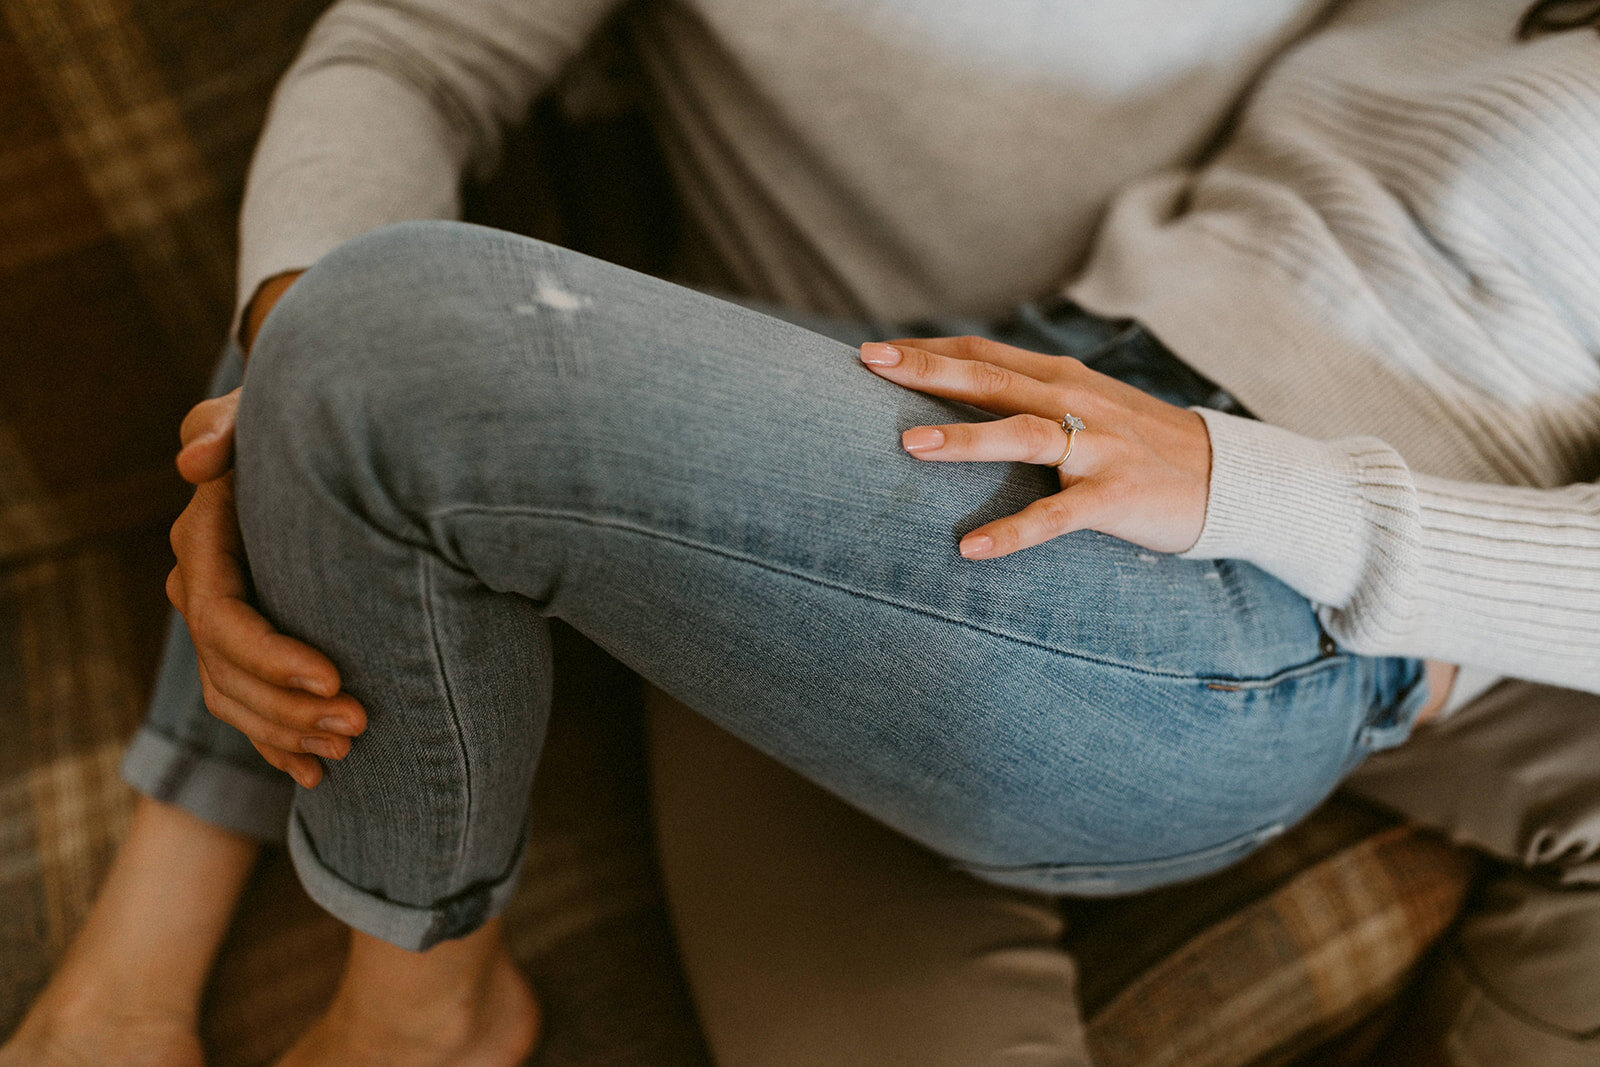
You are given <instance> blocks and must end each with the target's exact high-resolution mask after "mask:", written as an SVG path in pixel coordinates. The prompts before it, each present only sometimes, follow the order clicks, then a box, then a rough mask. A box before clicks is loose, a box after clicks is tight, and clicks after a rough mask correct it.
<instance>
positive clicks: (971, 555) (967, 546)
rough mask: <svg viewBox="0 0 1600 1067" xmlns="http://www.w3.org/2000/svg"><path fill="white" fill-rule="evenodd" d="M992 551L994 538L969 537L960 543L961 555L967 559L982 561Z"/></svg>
mask: <svg viewBox="0 0 1600 1067" xmlns="http://www.w3.org/2000/svg"><path fill="white" fill-rule="evenodd" d="M992 551H994V538H992V537H969V538H967V539H966V540H965V541H963V542H961V554H962V555H963V556H965V557H967V558H968V559H984V558H986V557H987V556H988V555H989V553H990V552H992Z"/></svg>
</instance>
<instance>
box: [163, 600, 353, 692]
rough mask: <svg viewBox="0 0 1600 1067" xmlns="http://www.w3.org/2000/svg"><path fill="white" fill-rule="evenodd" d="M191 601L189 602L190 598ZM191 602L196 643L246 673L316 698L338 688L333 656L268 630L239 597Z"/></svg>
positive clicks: (337, 690) (193, 632) (270, 625)
mask: <svg viewBox="0 0 1600 1067" xmlns="http://www.w3.org/2000/svg"><path fill="white" fill-rule="evenodd" d="M190 602H191V605H193V603H194V602H193V598H191V601H190ZM195 607H196V610H195V611H194V612H193V613H192V614H193V615H194V616H195V617H194V618H192V619H190V620H189V627H190V631H191V632H192V634H193V636H194V639H195V643H196V644H199V645H203V646H205V648H206V649H208V650H210V651H212V652H214V653H216V654H217V655H220V656H223V657H225V658H226V659H227V660H228V661H229V662H231V663H233V664H234V665H235V666H237V667H238V668H240V669H241V670H243V671H244V672H245V673H247V674H252V675H254V676H255V677H257V678H259V679H261V680H262V681H263V682H267V683H269V684H271V685H276V686H281V687H283V688H286V689H303V690H305V691H306V692H308V693H312V694H314V695H316V696H320V697H331V696H334V695H335V694H337V693H338V692H339V670H338V668H336V667H335V666H334V665H333V661H332V660H330V659H328V657H327V656H324V655H323V654H322V653H321V652H318V651H317V650H316V649H314V648H312V647H311V646H310V645H308V644H306V643H305V642H303V641H297V640H295V639H294V638H292V637H288V636H286V635H284V634H281V633H279V632H278V631H277V630H275V629H273V626H272V624H271V623H269V622H268V621H267V620H266V619H265V618H263V617H262V615H261V613H260V612H258V611H256V609H255V608H253V607H251V606H250V605H249V604H248V603H246V602H245V601H244V600H242V599H240V598H238V597H209V598H206V599H205V600H203V601H202V602H201V603H200V604H198V605H196V606H195ZM352 703H353V702H352ZM357 706H359V705H357Z"/></svg>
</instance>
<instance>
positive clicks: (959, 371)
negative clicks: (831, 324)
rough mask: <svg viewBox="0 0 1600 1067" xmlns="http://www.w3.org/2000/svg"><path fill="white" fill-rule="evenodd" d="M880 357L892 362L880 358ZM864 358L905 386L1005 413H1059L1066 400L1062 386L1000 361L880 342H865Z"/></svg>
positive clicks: (862, 358) (867, 363)
mask: <svg viewBox="0 0 1600 1067" xmlns="http://www.w3.org/2000/svg"><path fill="white" fill-rule="evenodd" d="M878 359H887V360H890V361H891V362H874V360H878ZM861 360H862V362H863V363H865V364H866V365H867V366H868V367H870V368H871V369H872V371H873V373H874V374H877V375H880V376H881V377H884V378H888V379H889V380H890V381H892V382H895V383H897V384H899V385H904V386H906V387H907V388H910V389H915V390H917V391H918V392H923V393H929V394H931V395H933V396H942V397H947V398H949V399H951V400H960V401H962V402H963V403H967V404H971V405H973V406H974V407H979V408H983V409H984V410H985V411H993V412H996V413H998V414H1001V415H1019V414H1022V413H1024V412H1040V411H1055V410H1056V409H1057V408H1061V407H1063V406H1064V404H1065V401H1064V399H1063V395H1062V391H1061V387H1060V386H1057V385H1052V384H1047V383H1045V382H1041V381H1039V380H1038V379H1037V378H1031V377H1029V376H1028V375H1026V374H1023V373H1021V372H1020V371H1015V370H1011V369H1010V368H1008V367H1002V366H999V365H998V364H995V363H988V362H984V361H981V360H972V359H955V358H952V357H950V356H942V355H939V354H938V353H935V352H928V351H926V350H924V349H921V348H914V347H911V346H910V345H905V346H892V345H883V344H879V343H871V344H865V345H862V346H861Z"/></svg>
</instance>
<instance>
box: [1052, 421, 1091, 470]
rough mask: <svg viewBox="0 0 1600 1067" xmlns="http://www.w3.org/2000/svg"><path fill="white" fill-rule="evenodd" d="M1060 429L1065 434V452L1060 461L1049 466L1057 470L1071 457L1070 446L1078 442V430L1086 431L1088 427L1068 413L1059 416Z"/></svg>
mask: <svg viewBox="0 0 1600 1067" xmlns="http://www.w3.org/2000/svg"><path fill="white" fill-rule="evenodd" d="M1061 428H1062V429H1063V430H1065V431H1066V434H1067V450H1066V451H1065V452H1063V453H1061V458H1060V459H1058V460H1056V461H1055V462H1054V463H1052V464H1050V466H1052V467H1055V468H1057V469H1059V468H1060V467H1061V465H1062V464H1063V463H1065V462H1066V461H1067V459H1068V457H1070V456H1071V455H1072V446H1073V445H1074V444H1076V443H1077V441H1078V432H1079V431H1080V430H1086V429H1088V427H1087V426H1085V425H1084V424H1083V420H1082V419H1080V418H1078V416H1076V415H1073V414H1071V413H1070V412H1069V413H1067V414H1066V415H1063V416H1061Z"/></svg>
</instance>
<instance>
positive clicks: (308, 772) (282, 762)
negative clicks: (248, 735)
mask: <svg viewBox="0 0 1600 1067" xmlns="http://www.w3.org/2000/svg"><path fill="white" fill-rule="evenodd" d="M251 744H252V745H254V746H255V750H256V751H257V752H259V753H260V754H261V758H262V759H264V760H266V761H267V762H268V763H270V764H272V765H273V766H274V767H276V768H277V769H278V770H280V771H282V772H283V773H284V774H287V775H288V776H289V777H290V778H293V779H294V780H295V781H296V782H298V783H299V784H300V785H301V786H303V787H304V788H306V789H315V788H316V787H317V783H318V782H320V781H322V764H320V763H318V762H317V761H316V760H315V759H313V758H312V757H310V756H306V755H302V754H301V753H298V752H285V751H284V750H283V749H281V748H273V747H271V746H270V745H256V744H255V742H253V741H252V742H251Z"/></svg>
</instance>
